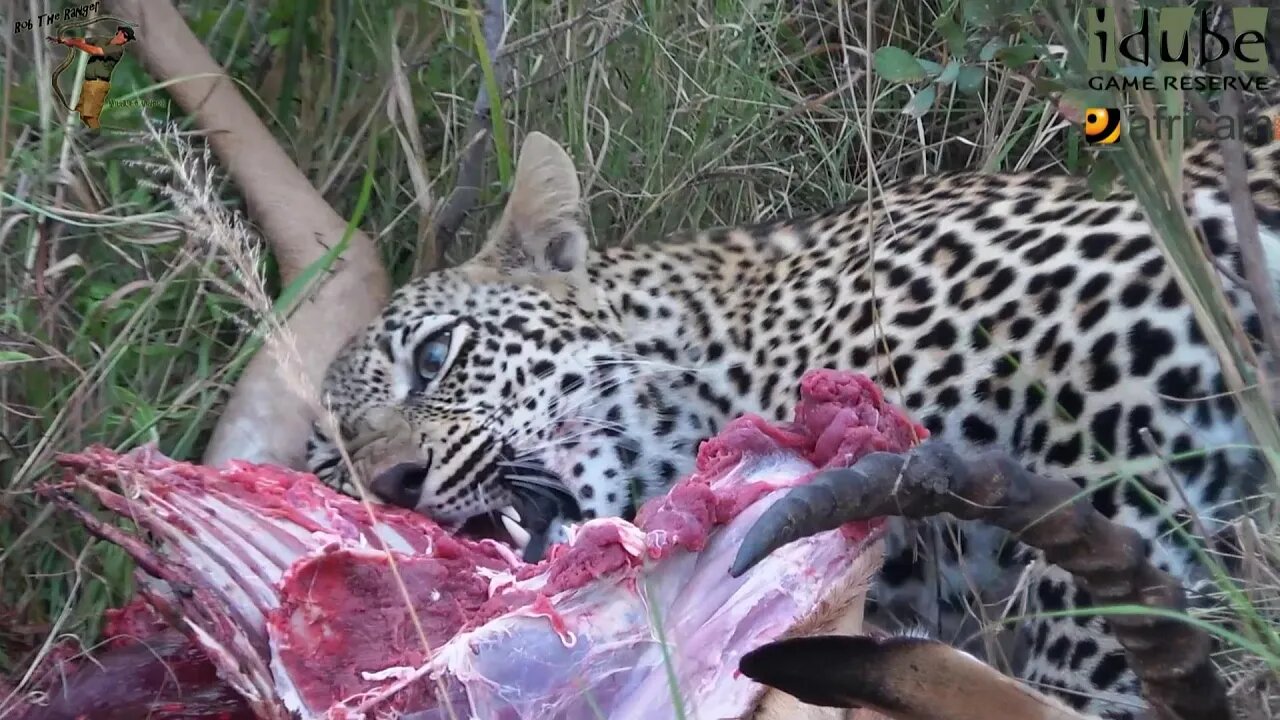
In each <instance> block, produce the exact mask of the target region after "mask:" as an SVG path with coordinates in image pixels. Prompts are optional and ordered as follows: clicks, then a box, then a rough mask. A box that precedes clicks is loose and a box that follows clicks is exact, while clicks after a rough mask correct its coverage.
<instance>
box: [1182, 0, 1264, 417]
mask: <svg viewBox="0 0 1280 720" xmlns="http://www.w3.org/2000/svg"><path fill="white" fill-rule="evenodd" d="M1238 5H1239V3H1237V2H1228V3H1227V4H1226V7H1224V10H1225V9H1227V8H1233V7H1236V6H1238ZM1221 22H1222V23H1223V25H1224V27H1223V29H1222V32H1224V33H1226V35H1227V37H1234V36H1235V29H1234V22H1233V20H1232V17H1231V13H1230V12H1223V13H1221ZM1222 62H1223V63H1225V66H1224V68H1223V69H1224V70H1225V71H1226V72H1227V73H1228V74H1232V75H1234V74H1235V63H1234V61H1233V60H1232V58H1231V53H1227V54H1226V57H1224V58H1223V59H1222ZM1195 107H1196V110H1197V111H1198V112H1199V114H1200V115H1201V116H1203V117H1205V118H1206V119H1207V120H1209V121H1210V122H1214V121H1216V120H1217V118H1215V117H1213V116H1212V114H1211V112H1210V111H1209V109H1208V107H1207V106H1206V105H1205V104H1204V103H1195ZM1242 107H1243V101H1242V98H1241V95H1240V88H1238V87H1236V86H1234V85H1231V86H1228V87H1227V88H1226V89H1225V90H1224V91H1223V95H1222V100H1221V103H1220V105H1219V108H1220V110H1221V114H1222V116H1224V117H1229V118H1239V117H1240V113H1241V109H1242ZM1218 150H1219V152H1221V153H1222V167H1223V175H1224V176H1225V177H1224V180H1225V183H1226V190H1227V197H1228V199H1229V200H1230V202H1231V215H1232V217H1233V219H1234V220H1235V230H1236V239H1237V241H1238V242H1239V244H1240V256H1241V260H1242V261H1243V262H1242V263H1241V264H1242V265H1243V266H1244V276H1245V280H1246V282H1247V283H1248V289H1249V295H1250V296H1251V297H1252V298H1253V304H1254V307H1255V309H1256V310H1257V312H1258V319H1259V320H1261V324H1262V339H1263V341H1264V342H1265V343H1266V346H1267V349H1268V350H1269V351H1270V355H1271V357H1273V358H1280V304H1277V302H1276V293H1275V285H1274V284H1273V283H1272V281H1271V273H1270V271H1269V270H1268V269H1267V262H1266V254H1265V253H1264V252H1263V250H1262V241H1261V240H1260V239H1259V237H1258V214H1257V212H1256V208H1255V207H1254V203H1253V191H1252V190H1250V188H1249V177H1248V170H1247V167H1246V164H1245V152H1244V146H1243V144H1242V143H1241V140H1240V139H1239V138H1224V139H1220V140H1218ZM1268 370H1269V368H1267V367H1265V365H1264V364H1263V363H1258V364H1257V372H1258V375H1259V382H1260V383H1261V388H1260V389H1261V392H1262V396H1263V398H1265V399H1266V400H1267V402H1268V404H1269V405H1272V406H1273V407H1274V406H1275V402H1274V401H1273V399H1272V398H1273V395H1272V391H1271V386H1270V383H1268V382H1266V374H1267V372H1268Z"/></svg>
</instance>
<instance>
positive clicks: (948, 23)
mask: <svg viewBox="0 0 1280 720" xmlns="http://www.w3.org/2000/svg"><path fill="white" fill-rule="evenodd" d="M933 25H934V27H935V28H936V29H937V30H938V34H939V35H941V36H942V39H943V40H946V41H947V49H948V50H950V51H951V54H952V55H968V53H966V52H965V50H966V46H967V45H968V44H969V38H967V37H965V34H964V28H962V27H960V25H959V24H958V23H956V21H954V20H952V19H951V18H950V17H947V16H945V15H944V16H941V17H939V18H938V19H937V21H935V22H934V24H933Z"/></svg>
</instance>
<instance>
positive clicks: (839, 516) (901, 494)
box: [730, 440, 1231, 720]
mask: <svg viewBox="0 0 1280 720" xmlns="http://www.w3.org/2000/svg"><path fill="white" fill-rule="evenodd" d="M941 513H951V514H952V515H954V516H956V517H958V518H960V519H964V520H982V521H985V522H989V523H992V524H995V525H998V526H999V527H1002V528H1004V529H1006V530H1009V531H1010V532H1012V533H1014V535H1015V536H1017V537H1018V539H1019V540H1021V541H1022V542H1025V543H1027V544H1028V545H1030V546H1032V547H1034V548H1038V549H1040V550H1042V551H1044V554H1045V558H1046V559H1047V560H1048V561H1049V562H1051V563H1054V564H1056V565H1058V566H1060V567H1062V568H1063V569H1065V570H1067V571H1069V572H1071V573H1072V574H1073V575H1074V576H1075V577H1076V579H1077V580H1078V581H1079V582H1080V584H1081V586H1082V587H1083V588H1084V589H1085V590H1087V591H1088V592H1089V594H1090V595H1091V596H1092V597H1093V599H1094V602H1095V603H1096V604H1098V605H1100V606H1101V605H1143V606H1145V607H1150V608H1158V609H1162V610H1167V611H1171V612H1174V613H1183V612H1185V609H1186V596H1185V593H1184V591H1183V588H1182V586H1181V584H1179V583H1178V581H1177V580H1175V579H1174V578H1173V577H1171V576H1170V575H1168V574H1167V573H1164V572H1162V571H1160V570H1159V569H1157V568H1156V567H1154V566H1153V565H1152V564H1151V563H1150V562H1149V561H1148V560H1147V558H1146V555H1145V553H1144V550H1143V541H1142V537H1141V536H1139V535H1138V533H1137V531H1136V530H1134V529H1132V528H1129V527H1125V526H1122V525H1119V524H1116V523H1113V522H1111V521H1110V520H1108V519H1106V518H1105V517H1103V516H1102V515H1101V514H1100V513H1099V512H1098V511H1097V510H1095V509H1094V508H1093V506H1092V505H1090V504H1089V501H1088V499H1087V498H1086V497H1082V496H1081V493H1080V488H1078V487H1077V486H1076V485H1075V484H1074V483H1072V482H1070V481H1067V480H1053V479H1049V478H1045V477H1041V476H1037V475H1035V474H1032V473H1030V472H1028V471H1027V470H1026V468H1024V467H1022V466H1021V465H1019V464H1018V463H1017V461H1015V460H1014V459H1013V458H1012V457H1011V456H1009V455H1008V454H1006V453H1004V452H1001V451H992V452H988V453H985V454H982V455H979V456H977V457H975V458H972V459H964V458H961V457H960V456H959V455H958V454H957V453H956V452H955V451H954V450H952V449H951V448H950V447H949V446H948V445H946V444H945V443H943V442H940V441H937V440H929V441H926V442H924V443H922V444H921V445H920V446H918V447H916V448H915V449H913V450H912V451H911V452H908V453H902V454H898V453H885V452H878V453H872V454H870V455H868V456H866V457H864V458H863V459H861V460H859V461H858V462H857V463H856V464H855V465H854V466H853V467H851V468H846V469H841V470H829V471H826V472H823V473H821V474H820V475H819V476H818V477H817V478H816V479H815V480H814V481H813V482H812V483H811V484H809V485H805V486H801V487H798V488H796V489H794V490H792V491H791V492H790V493H789V494H788V495H787V496H786V497H784V498H783V499H782V500H781V501H779V502H777V503H775V504H774V505H773V506H772V507H770V508H769V509H768V510H767V511H766V512H765V513H764V514H763V515H762V516H761V517H760V520H759V521H757V523H756V525H755V527H753V528H752V529H751V530H750V531H749V532H748V533H747V536H746V538H745V539H744V540H743V543H742V546H741V547H740V548H739V551H738V556H737V558H736V560H735V561H734V565H733V568H732V570H731V571H730V572H731V574H732V575H734V576H735V577H736V576H738V575H740V574H742V573H743V572H746V571H747V570H748V569H749V568H751V566H753V565H755V564H756V563H757V562H759V561H760V560H761V559H762V558H764V557H765V556H767V555H768V554H769V553H771V552H772V551H773V550H775V549H777V548H779V547H781V546H783V545H785V544H787V543H789V542H791V541H793V540H797V539H799V538H802V537H805V536H808V535H812V534H815V533H818V532H822V531H825V530H831V529H834V528H837V527H839V526H840V525H843V524H844V523H846V522H849V521H851V520H861V519H869V518H874V517H883V516H890V515H900V516H904V517H910V518H922V517H928V516H932V515H938V514H941ZM1107 619H1108V621H1109V622H1110V624H1111V626H1112V628H1114V630H1115V633H1116V637H1117V639H1118V640H1119V641H1120V644H1121V645H1122V646H1124V648H1125V650H1126V652H1127V654H1128V658H1129V661H1130V664H1131V666H1132V667H1133V670H1134V672H1135V673H1136V674H1137V676H1138V678H1139V679H1140V680H1141V681H1142V686H1143V692H1144V695H1145V697H1146V699H1147V701H1148V703H1149V704H1150V705H1151V708H1152V712H1153V715H1154V717H1157V718H1162V719H1165V720H1174V719H1175V718H1186V719H1188V720H1190V719H1191V718H1194V719H1195V720H1228V719H1229V718H1230V717H1231V715H1230V712H1229V709H1228V706H1227V700H1226V691H1225V689H1224V687H1223V684H1222V680H1221V678H1219V677H1218V674H1217V672H1216V671H1215V670H1214V667H1213V664H1212V662H1211V661H1210V652H1211V650H1212V642H1211V640H1210V638H1209V636H1208V635H1207V634H1206V633H1205V632H1204V631H1203V630H1201V629H1199V628H1198V627H1196V626H1193V625H1191V624H1189V623H1186V622H1183V621H1181V620H1177V619H1174V618H1171V617H1166V616H1163V615H1160V616H1156V615H1111V616H1108V617H1107Z"/></svg>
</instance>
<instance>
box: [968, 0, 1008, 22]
mask: <svg viewBox="0 0 1280 720" xmlns="http://www.w3.org/2000/svg"><path fill="white" fill-rule="evenodd" d="M961 6H962V9H963V13H964V19H965V20H967V21H968V22H970V23H973V24H974V25H981V26H983V27H990V26H992V25H995V24H996V22H997V21H998V20H999V19H1000V13H999V12H998V11H997V9H996V7H995V3H993V2H991V1H990V0H963V2H962V3H961Z"/></svg>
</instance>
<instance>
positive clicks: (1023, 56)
mask: <svg viewBox="0 0 1280 720" xmlns="http://www.w3.org/2000/svg"><path fill="white" fill-rule="evenodd" d="M996 56H997V57H999V58H1000V61H1001V62H1003V63H1004V64H1006V65H1008V66H1009V67H1011V68H1013V69H1015V70H1017V69H1018V68H1020V67H1022V66H1023V65H1026V64H1027V63H1029V62H1031V61H1032V60H1035V59H1036V48H1035V46H1034V45H1031V44H1029V43H1022V44H1020V45H1011V46H1009V47H1007V48H1004V49H1003V50H1001V51H1000V52H998V53H996Z"/></svg>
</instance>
